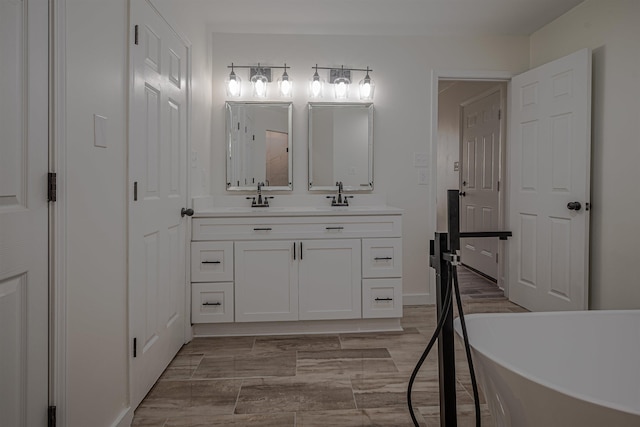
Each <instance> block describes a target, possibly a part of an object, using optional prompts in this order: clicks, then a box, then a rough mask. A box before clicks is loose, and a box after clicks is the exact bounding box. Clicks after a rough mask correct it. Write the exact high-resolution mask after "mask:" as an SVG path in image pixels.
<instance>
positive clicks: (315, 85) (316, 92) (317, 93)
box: [309, 76, 324, 98]
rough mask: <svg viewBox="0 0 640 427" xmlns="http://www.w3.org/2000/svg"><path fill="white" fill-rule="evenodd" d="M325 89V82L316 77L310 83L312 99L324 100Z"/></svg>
mask: <svg viewBox="0 0 640 427" xmlns="http://www.w3.org/2000/svg"><path fill="white" fill-rule="evenodd" d="M323 89H324V81H323V80H322V79H321V78H320V77H318V78H316V76H314V77H313V78H312V79H311V81H310V82H309V96H310V97H311V98H322V94H323Z"/></svg>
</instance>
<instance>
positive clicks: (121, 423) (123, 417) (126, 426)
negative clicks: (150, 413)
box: [63, 407, 134, 427]
mask: <svg viewBox="0 0 640 427" xmlns="http://www.w3.org/2000/svg"><path fill="white" fill-rule="evenodd" d="M133 415H134V414H133V411H132V410H131V407H129V408H126V409H123V410H122V412H120V415H118V418H116V420H115V421H114V422H113V424H111V427H130V426H131V422H132V421H133ZM63 425H64V424H63Z"/></svg>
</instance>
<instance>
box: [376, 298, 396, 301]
mask: <svg viewBox="0 0 640 427" xmlns="http://www.w3.org/2000/svg"><path fill="white" fill-rule="evenodd" d="M376 301H393V298H376Z"/></svg>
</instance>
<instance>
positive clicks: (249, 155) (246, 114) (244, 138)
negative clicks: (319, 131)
mask: <svg viewBox="0 0 640 427" xmlns="http://www.w3.org/2000/svg"><path fill="white" fill-rule="evenodd" d="M225 110H226V143H227V190H255V189H256V188H257V186H258V183H264V186H263V190H291V189H292V188H293V183H292V176H293V174H292V156H291V146H292V141H291V134H292V132H291V129H292V125H291V115H292V104H291V103H290V102H231V101H229V102H227V103H226V104H225Z"/></svg>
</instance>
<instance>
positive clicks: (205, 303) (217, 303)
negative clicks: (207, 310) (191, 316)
mask: <svg viewBox="0 0 640 427" xmlns="http://www.w3.org/2000/svg"><path fill="white" fill-rule="evenodd" d="M202 305H222V303H220V302H203V303H202Z"/></svg>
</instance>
